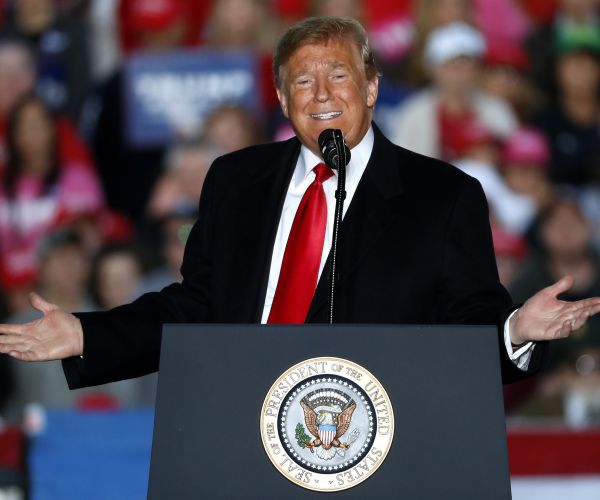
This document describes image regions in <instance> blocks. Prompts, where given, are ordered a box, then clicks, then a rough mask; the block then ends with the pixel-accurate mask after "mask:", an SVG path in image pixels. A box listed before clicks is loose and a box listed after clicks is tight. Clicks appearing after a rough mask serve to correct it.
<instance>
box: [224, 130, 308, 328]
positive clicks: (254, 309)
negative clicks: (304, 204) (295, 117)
mask: <svg viewBox="0 0 600 500" xmlns="http://www.w3.org/2000/svg"><path fill="white" fill-rule="evenodd" d="M299 153H300V143H299V142H298V140H296V139H295V138H294V139H290V140H289V141H287V143H285V144H284V146H283V148H282V151H281V153H280V154H279V155H278V157H277V159H276V160H275V161H273V162H270V163H265V164H264V165H260V166H258V167H259V168H258V173H257V175H256V176H255V177H254V178H253V182H252V183H250V184H248V186H246V187H245V188H244V189H243V191H242V192H241V194H240V197H239V203H236V207H238V208H237V213H236V221H237V223H236V225H235V227H236V229H237V234H236V236H235V248H234V259H233V261H232V265H233V267H234V272H235V273H236V275H237V276H236V279H235V280H234V281H235V282H236V285H235V290H231V291H230V296H231V298H232V303H234V304H236V306H235V307H236V308H237V309H238V310H237V311H236V312H235V314H233V317H236V318H239V321H243V322H248V321H251V322H254V323H259V322H260V320H261V317H262V311H263V306H264V301H265V295H266V291H267V284H268V280H269V271H270V265H271V256H272V254H273V246H274V244H275V237H276V235H277V228H278V225H279V219H280V217H281V211H282V209H283V202H284V200H285V196H286V193H287V189H288V186H289V183H290V180H291V177H292V174H293V172H294V168H295V166H296V163H297V160H298V155H299Z"/></svg>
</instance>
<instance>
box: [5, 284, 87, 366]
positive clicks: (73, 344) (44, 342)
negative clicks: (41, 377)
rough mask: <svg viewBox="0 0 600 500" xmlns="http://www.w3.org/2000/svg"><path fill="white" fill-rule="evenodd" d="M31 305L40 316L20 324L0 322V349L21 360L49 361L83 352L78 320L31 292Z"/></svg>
mask: <svg viewBox="0 0 600 500" xmlns="http://www.w3.org/2000/svg"><path fill="white" fill-rule="evenodd" d="M30 302H31V305H32V306H33V307H34V308H35V309H37V310H38V311H40V312H42V313H43V314H44V316H43V317H42V318H40V319H37V320H35V321H32V322H30V323H25V324H21V325H2V324H0V353H4V354H9V355H10V356H12V357H13V358H16V359H20V360H23V361H50V360H54V359H65V358H69V357H71V356H79V355H81V354H83V329H82V328H81V322H80V321H79V319H78V318H77V317H75V316H73V315H72V314H69V313H67V312H65V311H63V310H62V309H60V308H59V307H58V306H56V305H54V304H51V303H49V302H46V301H45V300H44V299H42V298H41V297H40V296H39V295H37V294H35V293H32V294H31V296H30Z"/></svg>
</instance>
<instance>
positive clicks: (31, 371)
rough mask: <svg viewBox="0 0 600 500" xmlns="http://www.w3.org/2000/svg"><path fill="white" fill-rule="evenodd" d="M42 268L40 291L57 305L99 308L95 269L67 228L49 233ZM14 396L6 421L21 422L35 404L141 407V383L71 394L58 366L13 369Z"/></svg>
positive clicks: (32, 315) (27, 316) (30, 314)
mask: <svg viewBox="0 0 600 500" xmlns="http://www.w3.org/2000/svg"><path fill="white" fill-rule="evenodd" d="M39 253H40V261H41V268H40V273H39V282H38V287H37V291H38V292H39V293H41V294H43V295H44V296H45V297H49V300H52V302H53V303H55V304H58V305H60V307H61V308H64V309H66V310H69V311H73V310H77V311H88V310H93V309H94V308H95V306H94V304H93V302H92V300H91V297H90V296H89V295H88V294H87V292H86V290H87V287H88V282H89V277H90V263H89V261H88V259H87V257H86V254H85V251H84V249H83V247H82V245H81V241H80V239H79V238H78V236H77V235H76V233H74V232H73V231H71V230H70V229H68V228H65V229H61V230H58V231H56V232H53V233H50V234H49V235H48V236H47V237H46V238H45V240H44V242H43V243H42V245H41V246H40V250H39ZM40 316H41V314H40V313H39V311H36V310H35V309H33V308H30V309H29V310H28V311H26V312H25V313H24V314H21V315H19V316H13V317H11V318H9V321H10V322H21V321H32V320H34V319H36V318H38V317H40ZM12 369H13V371H14V375H15V391H14V395H13V397H12V398H11V399H10V401H9V402H8V404H7V412H6V414H7V417H8V418H9V419H10V420H12V421H15V422H16V421H20V420H21V418H22V416H23V411H24V410H25V408H26V407H27V405H28V404H30V403H40V404H42V405H43V406H46V407H48V408H74V407H76V406H77V405H78V403H79V401H80V400H84V399H82V398H85V397H87V396H89V395H108V396H109V398H110V399H112V400H114V401H116V402H117V403H118V404H119V405H120V406H126V407H131V406H137V405H138V404H139V397H140V396H139V387H140V383H139V382H138V381H136V382H132V381H124V382H119V383H117V384H110V385H105V386H102V387H97V388H90V389H85V390H82V391H70V390H69V389H68V387H66V386H65V384H64V374H63V371H62V366H61V364H60V363H59V362H50V363H32V364H28V365H25V364H23V363H13V364H12Z"/></svg>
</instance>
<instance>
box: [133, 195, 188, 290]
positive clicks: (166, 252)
mask: <svg viewBox="0 0 600 500" xmlns="http://www.w3.org/2000/svg"><path fill="white" fill-rule="evenodd" d="M197 215H198V210H197V206H196V204H194V205H188V206H183V205H181V206H178V207H176V208H175V209H174V210H173V211H172V212H170V213H169V214H167V215H165V217H164V218H163V219H162V221H161V224H160V236H161V257H162V261H163V262H162V265H160V266H159V267H157V268H156V269H154V270H152V271H150V272H149V273H146V274H145V275H144V276H143V278H142V281H141V282H140V285H139V287H138V289H137V291H136V292H135V294H134V296H135V297H139V296H140V295H142V294H144V293H146V292H154V291H158V290H161V289H162V288H164V287H165V286H167V285H170V284H171V283H175V282H181V280H182V277H181V271H180V268H181V264H182V263H183V253H184V250H185V244H186V242H187V239H188V236H189V234H190V231H191V230H192V226H193V224H194V222H195V221H196V218H197Z"/></svg>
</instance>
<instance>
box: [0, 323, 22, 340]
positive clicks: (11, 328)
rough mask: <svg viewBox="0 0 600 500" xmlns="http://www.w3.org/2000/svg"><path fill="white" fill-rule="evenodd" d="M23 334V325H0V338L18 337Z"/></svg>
mask: <svg viewBox="0 0 600 500" xmlns="http://www.w3.org/2000/svg"><path fill="white" fill-rule="evenodd" d="M22 333H23V325H17V324H15V325H13V324H10V325H9V324H6V325H0V338H2V336H4V335H20V334H22Z"/></svg>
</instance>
